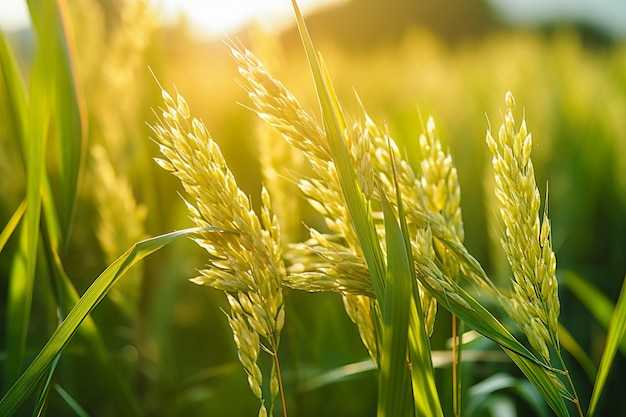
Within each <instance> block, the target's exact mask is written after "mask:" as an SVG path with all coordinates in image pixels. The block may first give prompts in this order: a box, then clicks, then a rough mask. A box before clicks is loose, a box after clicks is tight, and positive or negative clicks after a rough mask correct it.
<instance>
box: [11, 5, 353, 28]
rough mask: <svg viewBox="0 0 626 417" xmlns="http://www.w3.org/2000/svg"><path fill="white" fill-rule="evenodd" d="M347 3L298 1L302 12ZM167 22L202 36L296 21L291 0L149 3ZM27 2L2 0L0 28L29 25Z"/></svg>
mask: <svg viewBox="0 0 626 417" xmlns="http://www.w3.org/2000/svg"><path fill="white" fill-rule="evenodd" d="M343 1H346V0H298V5H299V7H300V9H301V10H302V12H303V13H306V12H307V11H311V10H313V9H315V8H319V7H323V6H328V5H331V4H337V3H340V2H343ZM149 2H150V3H151V4H152V5H153V6H154V8H155V10H157V11H158V12H160V15H161V18H162V19H163V20H164V21H170V20H175V19H176V18H177V17H178V16H179V15H180V14H186V15H187V18H188V19H189V21H190V23H191V24H192V25H193V26H194V27H195V29H197V30H198V31H200V32H201V33H205V34H210V35H218V36H221V35H223V34H224V33H225V32H228V31H231V30H235V29H237V28H239V27H241V26H243V25H245V24H246V23H248V22H251V21H256V22H257V23H259V24H260V25H262V26H264V27H266V28H268V29H269V28H273V27H277V25H278V26H280V25H282V24H285V23H288V22H291V21H293V9H292V7H291V1H290V0H149ZM28 20H29V19H28V7H27V6H26V1H25V0H0V28H2V30H6V31H8V30H13V29H16V28H20V27H23V26H24V25H27V24H28Z"/></svg>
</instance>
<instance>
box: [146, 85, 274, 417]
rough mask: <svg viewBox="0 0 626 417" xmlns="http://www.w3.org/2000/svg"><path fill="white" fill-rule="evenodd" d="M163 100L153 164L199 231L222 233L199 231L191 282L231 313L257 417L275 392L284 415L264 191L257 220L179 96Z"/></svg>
mask: <svg viewBox="0 0 626 417" xmlns="http://www.w3.org/2000/svg"><path fill="white" fill-rule="evenodd" d="M162 96H163V101H164V105H165V106H164V108H162V109H160V112H159V113H160V114H159V116H158V120H157V122H156V123H155V124H154V125H153V126H152V130H153V132H154V133H155V135H156V138H155V140H156V142H157V143H158V145H159V149H160V151H161V153H162V154H163V156H164V158H162V159H156V161H157V163H158V164H159V165H160V166H161V167H162V168H164V169H165V170H167V171H170V172H171V173H172V174H173V175H175V176H176V177H178V178H179V179H180V181H181V183H182V185H183V188H184V189H185V191H186V192H187V194H188V195H189V196H190V197H191V199H190V200H186V201H185V203H186V205H187V208H188V211H189V215H190V217H191V220H192V221H193V222H194V223H195V224H196V225H198V226H201V227H205V226H212V227H217V228H220V229H222V230H224V231H226V233H208V232H207V233H204V232H203V233H200V234H199V235H198V236H197V237H196V238H195V241H196V243H198V245H200V246H201V247H203V248H204V249H205V250H206V251H207V252H208V254H209V260H208V265H207V268H206V269H203V270H201V271H199V272H200V275H199V276H198V277H196V278H194V279H192V282H194V283H196V284H199V285H208V286H211V287H213V288H216V289H218V290H222V291H224V292H226V294H227V299H228V303H229V305H230V307H231V309H230V313H229V316H228V323H229V325H230V327H231V330H232V332H233V337H234V340H235V344H236V346H237V350H238V352H239V355H238V356H239V361H240V362H241V364H242V366H243V368H244V369H245V371H246V373H247V375H248V384H249V385H250V389H251V390H252V392H253V393H254V395H255V396H256V397H257V398H258V399H259V400H260V402H261V405H260V409H259V415H260V416H261V415H267V414H268V413H269V415H271V414H272V412H273V407H274V398H275V397H276V396H277V395H278V394H279V393H280V396H281V399H282V401H283V411H284V412H285V413H286V410H285V406H284V395H283V393H282V382H281V377H280V369H279V366H278V346H279V341H280V332H281V330H282V328H283V325H284V322H285V310H284V305H283V292H282V287H281V284H282V281H283V277H284V275H285V267H284V264H283V260H282V248H281V240H280V239H281V238H280V231H279V225H278V220H277V218H276V216H275V215H274V214H273V213H272V211H271V208H270V206H271V202H270V197H269V194H268V192H267V190H266V189H265V188H263V190H262V193H261V212H260V215H257V214H256V213H255V212H254V210H253V209H252V207H251V202H250V200H249V198H248V197H247V196H246V195H245V194H244V193H243V191H241V189H239V188H238V186H237V182H236V180H235V177H234V176H233V174H232V172H231V171H230V170H229V168H228V166H227V165H226V161H225V160H224V157H223V156H222V153H221V151H220V149H219V147H218V145H217V144H216V143H215V142H214V141H213V139H212V138H211V137H210V135H209V133H208V131H207V130H206V128H205V126H204V124H203V123H202V122H200V121H199V120H197V119H195V118H192V117H191V114H190V112H189V108H188V106H187V103H186V101H185V100H184V99H183V97H181V96H180V95H179V94H177V96H176V99H174V98H172V97H171V96H170V95H169V94H168V93H167V92H166V91H165V90H163V93H162ZM261 340H263V341H264V342H266V343H267V344H268V346H264V345H263V344H262V343H261ZM261 348H263V350H265V351H267V352H268V353H269V354H270V355H272V356H273V358H274V362H273V366H272V371H271V373H270V375H269V386H270V397H269V399H270V403H269V410H268V407H267V406H266V403H265V396H264V395H263V391H262V385H263V381H264V377H263V374H262V372H261V369H260V368H259V366H258V365H257V359H258V355H259V352H260V349H261ZM265 378H267V375H266V377H265Z"/></svg>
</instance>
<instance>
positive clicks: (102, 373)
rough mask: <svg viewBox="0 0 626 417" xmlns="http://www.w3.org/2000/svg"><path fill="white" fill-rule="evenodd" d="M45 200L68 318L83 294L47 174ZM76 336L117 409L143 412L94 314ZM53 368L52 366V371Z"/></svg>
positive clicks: (61, 304) (49, 242) (49, 247)
mask: <svg viewBox="0 0 626 417" xmlns="http://www.w3.org/2000/svg"><path fill="white" fill-rule="evenodd" d="M42 199H43V201H42V203H43V210H44V219H45V228H44V230H45V233H44V234H43V238H44V242H45V245H44V246H45V251H46V255H47V259H48V269H49V270H50V271H51V272H50V279H51V280H52V284H53V286H54V287H55V290H56V291H55V294H56V295H57V300H56V305H57V308H58V309H59V312H60V315H61V318H65V317H66V316H67V314H68V313H69V312H70V310H71V309H72V307H73V306H74V305H76V303H77V302H78V299H79V298H80V297H79V295H78V292H77V291H76V289H75V288H74V284H73V283H72V281H71V280H70V278H69V276H68V275H67V273H66V272H65V268H64V267H63V263H62V260H61V256H60V254H59V251H60V245H61V241H60V236H61V229H60V225H59V223H58V217H57V215H56V207H55V205H54V199H53V198H52V190H51V189H50V184H49V182H48V181H47V178H45V177H44V181H43V187H42ZM76 337H77V338H78V339H79V340H80V341H82V342H83V344H84V346H85V349H86V353H87V356H88V357H89V358H90V360H91V363H92V364H93V377H94V379H95V380H96V382H95V387H96V388H97V389H101V387H109V389H110V391H109V392H110V395H109V402H111V403H112V404H113V406H114V408H115V409H117V410H124V411H125V412H126V413H127V415H129V416H131V415H140V414H141V410H140V407H139V404H138V402H137V400H136V398H135V397H134V396H133V395H132V394H131V391H130V388H129V386H128V381H127V380H124V378H123V377H122V375H121V374H120V372H119V368H118V367H116V366H115V364H114V363H113V360H112V357H111V354H110V353H109V351H108V350H107V348H106V346H105V344H104V341H103V340H102V336H101V334H100V331H99V329H98V327H97V326H96V323H95V322H94V320H93V319H92V317H91V316H87V317H86V318H85V320H84V321H83V322H82V323H81V325H80V326H79V328H78V331H77V334H76ZM50 372H52V369H51V371H50Z"/></svg>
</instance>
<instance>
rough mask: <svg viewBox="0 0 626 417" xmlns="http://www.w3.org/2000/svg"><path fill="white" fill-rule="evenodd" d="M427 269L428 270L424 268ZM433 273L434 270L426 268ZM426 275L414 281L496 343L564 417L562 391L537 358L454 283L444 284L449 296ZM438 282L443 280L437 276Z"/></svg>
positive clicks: (558, 382) (550, 372)
mask: <svg viewBox="0 0 626 417" xmlns="http://www.w3.org/2000/svg"><path fill="white" fill-rule="evenodd" d="M426 268H428V267H426ZM428 269H429V270H430V271H434V270H435V269H436V268H428ZM427 273H428V272H427V271H426V272H425V271H424V270H423V268H422V269H421V272H420V273H418V279H419V280H420V282H421V283H422V284H423V285H424V287H426V288H427V289H428V291H429V292H430V293H431V294H432V295H433V296H434V297H435V298H436V299H437V301H438V302H439V303H440V305H442V306H443V307H445V308H446V309H447V310H448V311H450V312H451V313H453V314H455V315H456V316H457V317H458V318H460V319H461V320H463V322H465V323H466V324H467V325H468V326H469V327H470V328H472V329H474V330H476V331H477V332H479V333H481V334H482V335H484V336H485V337H487V338H489V339H491V340H493V341H494V342H496V343H497V344H499V345H500V346H501V347H502V348H503V349H504V351H505V352H506V353H507V354H508V355H509V357H510V358H511V359H512V360H513V362H514V363H515V364H516V365H517V366H518V368H520V370H521V371H522V372H523V373H524V374H525V375H526V377H527V378H528V379H529V380H530V382H532V384H533V385H535V387H536V388H537V389H538V390H539V392H540V393H541V395H542V396H543V397H544V399H545V400H546V402H547V403H548V405H549V406H550V408H552V410H553V411H554V412H555V413H556V414H557V415H558V416H559V417H565V416H568V415H569V413H568V411H567V407H566V405H565V402H564V401H563V397H562V396H561V394H560V392H559V391H560V390H563V391H564V390H565V389H564V387H562V384H560V381H559V380H558V379H557V378H556V377H555V376H554V375H553V374H552V371H550V370H549V369H548V367H547V365H545V364H543V363H542V362H541V361H540V360H539V359H537V358H536V357H535V355H533V354H532V353H531V352H530V351H529V350H528V349H527V348H526V347H525V346H524V345H522V344H521V343H520V342H519V341H518V340H517V339H515V337H513V335H512V334H511V333H510V332H509V331H508V330H507V329H506V327H504V325H503V324H502V323H501V322H500V321H499V320H498V319H496V318H495V317H494V316H493V315H492V314H491V312H489V310H487V309H486V308H485V307H484V306H483V305H482V304H480V303H479V302H478V301H477V300H476V299H474V297H472V296H471V295H470V294H469V293H467V292H466V291H465V290H464V289H463V288H461V287H460V286H459V285H458V284H457V283H456V282H454V281H447V283H448V284H449V285H450V286H451V287H452V288H453V292H454V296H453V295H452V293H448V292H446V290H445V289H443V287H442V288H436V287H434V286H433V285H431V282H430V281H429V280H430V279H431V278H426V277H425V276H424V275H425V274H427ZM439 279H440V280H444V279H445V278H443V277H439Z"/></svg>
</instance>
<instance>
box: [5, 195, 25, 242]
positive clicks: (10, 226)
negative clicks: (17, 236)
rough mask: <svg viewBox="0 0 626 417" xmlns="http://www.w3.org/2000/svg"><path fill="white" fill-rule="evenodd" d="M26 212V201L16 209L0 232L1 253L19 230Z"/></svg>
mask: <svg viewBox="0 0 626 417" xmlns="http://www.w3.org/2000/svg"><path fill="white" fill-rule="evenodd" d="M25 211H26V200H24V201H22V203H21V204H20V205H19V206H18V207H17V209H15V212H14V213H13V215H12V216H11V218H10V219H9V221H8V222H7V224H6V225H5V226H4V229H2V232H0V252H2V249H4V245H6V243H7V241H8V240H9V238H10V237H11V235H13V232H14V231H15V229H16V228H17V225H18V224H19V223H20V220H21V219H22V216H24V212H25Z"/></svg>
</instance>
